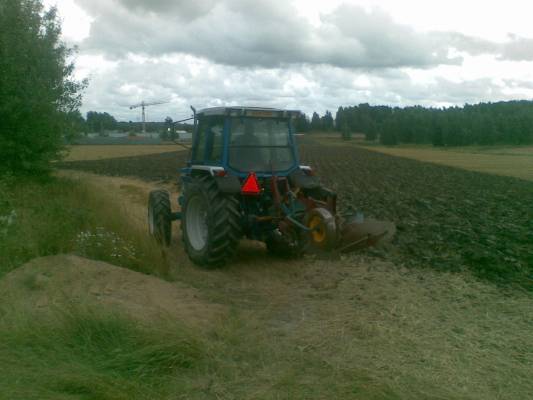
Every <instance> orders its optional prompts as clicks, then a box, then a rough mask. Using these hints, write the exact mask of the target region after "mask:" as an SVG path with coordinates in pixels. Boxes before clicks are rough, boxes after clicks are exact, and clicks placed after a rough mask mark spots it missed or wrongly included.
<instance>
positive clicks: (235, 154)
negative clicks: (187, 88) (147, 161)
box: [188, 107, 299, 176]
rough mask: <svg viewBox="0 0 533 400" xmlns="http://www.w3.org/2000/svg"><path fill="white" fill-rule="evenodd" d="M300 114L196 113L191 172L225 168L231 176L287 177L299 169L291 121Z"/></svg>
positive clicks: (243, 109)
mask: <svg viewBox="0 0 533 400" xmlns="http://www.w3.org/2000/svg"><path fill="white" fill-rule="evenodd" d="M297 115H299V111H287V110H279V109H273V108H256V107H215V108H207V109H203V110H200V111H198V112H196V113H195V127H194V134H193V147H192V152H191V158H190V161H189V163H188V167H189V168H192V169H194V168H198V167H200V169H204V167H205V166H211V167H220V168H223V169H224V171H226V172H227V173H229V174H232V175H237V176H245V175H247V174H248V173H249V172H250V171H254V172H255V173H257V174H258V175H260V176H265V175H272V174H276V175H278V176H286V175H288V174H290V173H291V172H292V171H294V170H295V169H297V168H298V154H297V151H296V146H295V143H294V139H293V127H292V120H293V118H294V117H296V116H297Z"/></svg>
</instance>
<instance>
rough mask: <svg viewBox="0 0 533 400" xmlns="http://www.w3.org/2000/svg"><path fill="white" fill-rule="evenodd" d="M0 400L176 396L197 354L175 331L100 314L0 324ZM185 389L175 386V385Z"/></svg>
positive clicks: (71, 312) (79, 312) (19, 318)
mask: <svg viewBox="0 0 533 400" xmlns="http://www.w3.org/2000/svg"><path fill="white" fill-rule="evenodd" d="M0 335H1V337H2V340H1V341H0V387H1V388H2V389H1V393H0V398H5V399H74V398H78V399H149V398H161V396H162V395H165V397H167V396H169V395H170V393H171V390H172V391H174V390H177V389H178V387H176V385H175V382H174V381H173V379H171V377H173V376H176V375H183V374H187V373H188V371H190V370H192V369H194V368H195V367H196V366H197V365H198V364H199V363H200V362H202V359H203V358H204V357H205V354H203V352H202V347H201V344H200V343H199V341H198V340H196V339H195V338H194V337H193V336H192V335H191V333H190V332H187V331H186V330H185V329H184V328H183V327H182V326H179V324H174V325H173V326H172V327H171V329H169V327H150V328H147V327H141V326H139V325H137V324H136V323H134V322H133V321H131V320H129V319H126V318H124V317H123V316H120V315H117V314H113V313H110V312H105V311H103V310H96V309H88V308H83V307H76V308H75V307H72V308H70V309H68V310H63V311H58V312H56V313H54V314H53V315H52V316H50V315H48V316H47V318H44V317H43V316H40V317H39V316H36V315H32V316H31V317H30V316H29V315H24V314H22V315H20V314H18V315H16V316H15V317H13V316H11V314H10V317H6V316H4V318H2V319H0ZM182 384H183V385H185V383H184V382H178V385H177V386H180V385H182Z"/></svg>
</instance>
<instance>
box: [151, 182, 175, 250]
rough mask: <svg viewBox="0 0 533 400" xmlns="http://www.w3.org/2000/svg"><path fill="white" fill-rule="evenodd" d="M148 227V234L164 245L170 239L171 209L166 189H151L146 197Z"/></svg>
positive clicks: (167, 243)
mask: <svg viewBox="0 0 533 400" xmlns="http://www.w3.org/2000/svg"><path fill="white" fill-rule="evenodd" d="M148 229H149V232H150V235H152V236H153V237H155V239H156V240H157V241H158V242H159V243H161V244H163V245H165V246H168V245H170V241H171V239H172V211H171V209H170V195H169V193H168V192H167V191H166V190H152V191H151V192H150V195H149V197H148Z"/></svg>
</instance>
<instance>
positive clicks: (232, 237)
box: [181, 176, 241, 267]
mask: <svg viewBox="0 0 533 400" xmlns="http://www.w3.org/2000/svg"><path fill="white" fill-rule="evenodd" d="M181 231H182V239H183V243H184V246H185V251H186V252H187V254H188V255H189V258H190V259H191V260H192V261H193V262H194V263H195V264H198V265H201V266H204V267H217V266H220V265H223V264H225V263H226V262H227V261H228V260H229V259H230V258H231V257H232V256H233V254H234V253H235V249H236V248H237V245H238V243H239V239H240V237H241V213H240V205H239V201H238V199H237V198H236V197H235V196H232V195H225V194H223V193H220V191H219V190H218V187H217V184H216V182H215V181H214V180H213V179H212V178H211V177H210V176H202V177H198V178H194V179H193V182H191V183H189V184H187V187H186V189H185V193H184V202H183V208H182V220H181Z"/></svg>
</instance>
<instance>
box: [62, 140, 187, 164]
mask: <svg viewBox="0 0 533 400" xmlns="http://www.w3.org/2000/svg"><path fill="white" fill-rule="evenodd" d="M180 150H183V148H181V147H180V146H177V145H175V144H161V145H156V144H154V145H126V144H125V145H120V144H115V145H105V144H104V145H75V146H69V147H68V155H67V156H66V157H65V161H85V160H103V159H108V158H117V157H133V156H142V155H147V154H158V153H168V152H172V151H180Z"/></svg>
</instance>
